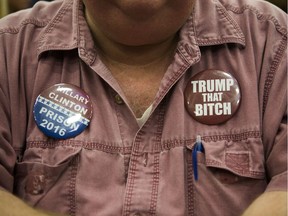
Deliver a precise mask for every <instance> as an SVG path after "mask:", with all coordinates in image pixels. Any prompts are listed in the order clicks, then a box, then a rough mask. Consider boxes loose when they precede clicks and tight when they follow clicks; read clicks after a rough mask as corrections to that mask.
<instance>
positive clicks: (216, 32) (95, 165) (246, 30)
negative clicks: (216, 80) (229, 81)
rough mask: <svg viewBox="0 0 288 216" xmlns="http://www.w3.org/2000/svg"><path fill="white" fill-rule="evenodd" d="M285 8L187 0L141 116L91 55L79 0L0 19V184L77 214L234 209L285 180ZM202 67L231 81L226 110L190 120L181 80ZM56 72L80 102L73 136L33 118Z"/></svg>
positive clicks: (229, 214) (228, 212) (202, 214)
mask: <svg viewBox="0 0 288 216" xmlns="http://www.w3.org/2000/svg"><path fill="white" fill-rule="evenodd" d="M286 18H287V16H286V14H285V13H283V12H282V11H281V10H279V9H277V8H276V7H273V6H272V5H270V4H269V3H267V2H263V1H259V0H253V1H249V0H231V1H229V0H196V2H195V6H194V10H193V12H192V14H191V16H190V18H189V19H188V20H187V22H186V24H185V25H184V26H183V27H182V29H181V30H180V31H179V43H178V46H177V50H176V51H175V56H174V60H173V62H172V63H171V65H170V66H169V68H168V69H167V71H166V73H165V75H164V77H163V80H162V82H161V85H160V87H159V91H158V93H157V95H156V98H155V100H154V102H153V104H152V109H151V112H150V115H149V117H148V119H147V121H145V122H144V123H143V125H142V126H139V125H138V124H137V121H136V118H135V116H134V115H133V113H132V111H131V109H130V108H129V105H128V104H127V99H126V98H125V95H124V94H123V92H122V91H121V89H120V88H119V85H118V84H117V82H116V81H115V79H114V78H113V77H112V75H111V73H110V71H109V70H108V69H107V67H106V66H105V65H104V64H103V62H102V61H101V60H100V58H99V55H98V54H97V47H95V44H94V42H93V39H92V36H91V34H90V31H89V28H88V26H87V23H86V21H85V17H84V14H83V5H82V3H81V1H80V0H64V1H54V2H52V3H43V2H42V3H39V4H37V5H36V6H35V7H34V8H33V9H29V10H25V11H21V12H19V13H15V14H12V15H10V16H8V17H6V18H3V19H1V21H0V116H1V121H0V185H1V187H2V189H5V190H8V191H11V192H13V193H14V194H15V195H17V196H19V197H20V198H21V199H23V200H25V201H26V202H28V203H29V204H30V205H32V206H35V207H37V208H42V209H46V210H52V211H56V212H62V213H67V214H68V215H83V216H84V215H85V216H88V215H100V216H106V215H114V216H115V215H163V216H167V215H171V216H177V215H179V216H182V215H189V216H192V215H198V216H207V215H219V216H233V215H235V216H239V215H240V214H241V213H242V212H243V211H244V210H245V209H246V208H247V207H248V206H249V205H250V204H251V202H252V201H253V200H254V199H255V198H256V197H258V196H259V195H261V194H262V193H264V192H266V191H283V190H284V191H285V190H286V180H287V178H286V177H287V165H286V164H287V145H286V103H287V101H286V99H287V95H286V88H287V83H286V70H287V68H286V58H287V50H286V45H287V29H286V25H287V23H286ZM131 33H132V32H131ZM208 69H212V70H220V71H224V72H228V73H230V74H231V75H232V76H233V77H234V78H235V79H236V80H237V81H238V84H239V87H240V89H241V103H240V106H239V109H238V111H237V112H236V114H235V115H234V116H233V117H232V118H231V119H229V120H228V121H226V122H224V123H221V124H215V125H214V124H212V125H207V124H202V123H200V122H198V121H196V120H195V119H194V118H193V117H192V116H191V115H190V114H189V113H188V112H187V109H186V107H185V95H184V91H185V88H186V86H187V84H189V80H190V79H191V77H193V76H194V75H195V74H197V73H199V72H201V71H205V70H208ZM58 83H70V84H74V85H76V86H79V87H80V88H81V89H83V90H84V91H85V92H87V93H88V95H89V96H90V99H91V101H92V105H93V117H92V119H91V122H90V125H89V126H88V127H87V128H86V129H85V130H84V131H83V132H82V133H81V134H79V135H78V136H76V137H74V138H70V139H61V140H57V139H52V138H48V137H47V136H45V135H44V134H43V133H42V132H41V131H40V130H39V129H38V127H37V125H36V124H35V121H34V117H33V106H34V103H35V100H36V98H37V96H38V95H39V94H40V93H41V92H43V91H44V90H45V89H47V88H49V87H51V86H53V85H55V84H58ZM197 135H199V136H201V138H202V144H203V147H204V149H205V152H203V153H202V152H199V153H198V157H197V158H198V164H197V168H198V177H199V178H198V181H196V180H195V178H194V177H195V176H194V173H195V172H194V168H193V165H192V149H193V146H194V143H195V140H196V137H197Z"/></svg>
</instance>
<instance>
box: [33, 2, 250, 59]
mask: <svg viewBox="0 0 288 216" xmlns="http://www.w3.org/2000/svg"><path fill="white" fill-rule="evenodd" d="M83 8H84V6H83V3H82V1H81V0H72V1H71V0H64V2H63V5H62V6H61V8H60V10H59V12H58V13H57V15H56V16H55V17H54V18H53V19H52V20H51V22H50V23H49V25H48V26H46V28H45V29H43V32H42V35H41V37H40V40H39V45H38V55H40V54H41V53H42V52H45V51H49V50H71V49H75V48H78V52H79V55H80V57H81V58H82V59H83V60H84V61H85V62H86V63H87V64H89V65H91V64H92V63H93V62H94V60H95V58H96V49H95V45H94V42H93V38H92V35H91V33H90V30H89V28H88V25H87V23H86V20H85V16H84V12H83V11H84V10H83ZM225 43H238V44H241V45H242V46H245V37H244V34H243V32H242V30H241V29H240V27H239V25H238V23H237V22H236V21H235V20H234V19H233V17H232V16H231V15H230V14H229V13H228V11H227V10H226V9H225V7H224V6H223V5H222V4H221V3H220V2H219V1H218V0H196V1H195V6H194V10H193V13H192V15H191V17H190V18H189V19H188V20H187V22H186V24H185V25H184V26H183V27H182V29H181V31H180V43H179V44H182V45H183V44H185V47H186V50H187V47H189V46H190V52H189V53H188V54H187V55H192V53H193V50H194V51H195V50H196V51H197V53H199V49H198V46H211V45H217V44H225ZM188 50H189V49H188Z"/></svg>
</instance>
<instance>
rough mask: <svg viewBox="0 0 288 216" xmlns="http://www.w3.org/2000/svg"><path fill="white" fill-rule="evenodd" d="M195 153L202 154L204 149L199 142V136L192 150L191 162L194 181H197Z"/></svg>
mask: <svg viewBox="0 0 288 216" xmlns="http://www.w3.org/2000/svg"><path fill="white" fill-rule="evenodd" d="M197 152H202V153H204V147H203V144H202V141H201V136H199V135H198V136H197V138H196V143H195V145H194V148H193V150H192V162H193V170H194V179H195V181H198V162H197Z"/></svg>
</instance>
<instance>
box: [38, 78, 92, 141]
mask: <svg viewBox="0 0 288 216" xmlns="http://www.w3.org/2000/svg"><path fill="white" fill-rule="evenodd" d="M59 86H67V88H71V89H76V91H79V92H81V93H82V94H83V95H85V97H86V99H87V101H88V102H89V104H88V106H87V110H89V113H88V115H87V116H86V118H87V119H88V121H87V125H86V126H84V127H81V130H79V131H76V130H75V131H72V133H71V135H67V136H65V137H59V136H55V135H53V133H49V132H47V131H46V130H44V128H42V127H40V123H39V122H38V119H37V113H36V106H37V102H38V100H39V98H40V96H41V94H44V93H46V92H49V90H51V91H53V88H55V90H56V91H57V89H58V87H59ZM92 116H93V105H92V102H91V99H90V96H89V94H88V93H86V91H84V90H83V89H81V88H80V87H79V86H76V85H74V84H70V83H57V84H54V85H52V86H50V87H48V88H46V89H44V90H43V91H42V92H41V93H40V94H39V95H38V96H37V97H36V99H35V103H34V106H33V117H34V120H35V123H36V125H37V127H38V129H39V130H40V131H41V132H42V133H43V134H45V135H46V136H47V137H50V138H54V139H69V138H74V137H76V136H78V135H79V134H81V133H82V132H83V131H84V130H85V129H86V128H87V127H88V126H89V124H90V121H91V119H92Z"/></svg>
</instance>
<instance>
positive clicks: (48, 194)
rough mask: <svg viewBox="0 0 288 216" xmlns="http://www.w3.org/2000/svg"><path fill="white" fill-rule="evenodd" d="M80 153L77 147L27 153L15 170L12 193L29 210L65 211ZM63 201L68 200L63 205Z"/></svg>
mask: <svg viewBox="0 0 288 216" xmlns="http://www.w3.org/2000/svg"><path fill="white" fill-rule="evenodd" d="M80 152H81V148H80V147H72V146H65V145H63V146H57V145H56V144H55V146H49V147H48V146H46V147H45V145H44V146H42V147H40V146H38V147H32V148H29V149H27V150H26V151H25V153H24V157H23V160H22V161H21V162H19V163H17V164H16V166H15V184H14V185H15V188H14V190H15V191H14V192H15V193H16V194H17V196H19V197H21V198H22V199H24V200H26V201H27V202H28V203H29V204H30V205H32V206H36V207H39V208H44V209H46V208H47V206H46V205H47V204H48V203H50V204H49V206H53V208H55V209H58V210H60V209H61V208H62V209H63V208H65V206H67V208H68V206H69V205H70V204H69V202H70V200H71V199H72V198H71V199H67V197H70V194H71V191H70V189H71V185H73V184H75V183H74V182H73V181H75V177H74V175H75V172H77V160H78V159H79V154H80ZM64 198H65V199H64ZM60 200H61V202H59V201H60ZM62 200H67V201H65V202H67V203H66V205H65V203H63V202H62ZM51 203H53V204H51ZM60 203H62V204H61V206H60ZM55 209H50V210H55Z"/></svg>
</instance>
